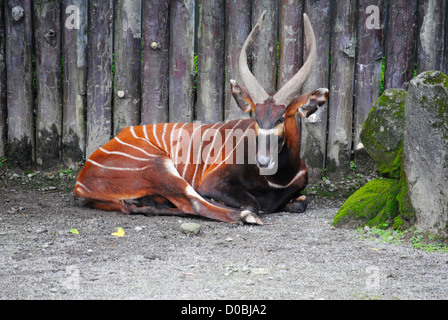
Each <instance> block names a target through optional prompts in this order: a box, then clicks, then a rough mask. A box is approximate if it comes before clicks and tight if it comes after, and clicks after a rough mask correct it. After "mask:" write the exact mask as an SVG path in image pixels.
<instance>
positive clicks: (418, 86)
mask: <svg viewBox="0 0 448 320" xmlns="http://www.w3.org/2000/svg"><path fill="white" fill-rule="evenodd" d="M405 109H406V110H405V129H404V142H403V153H404V159H403V162H404V170H405V172H406V180H407V187H408V189H409V196H410V199H411V201H412V206H413V207H414V209H415V214H416V218H417V225H416V226H417V228H418V229H420V230H423V231H429V232H431V233H435V234H438V235H440V236H444V237H447V236H448V77H447V76H446V75H445V74H443V73H441V72H438V71H429V72H424V73H422V74H420V75H418V76H417V77H416V78H414V79H413V80H412V81H411V82H410V84H409V88H408V95H407V98H406V108H405Z"/></svg>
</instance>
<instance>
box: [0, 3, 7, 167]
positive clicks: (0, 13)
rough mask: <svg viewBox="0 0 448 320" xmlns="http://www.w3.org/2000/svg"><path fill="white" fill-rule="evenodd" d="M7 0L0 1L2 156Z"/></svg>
mask: <svg viewBox="0 0 448 320" xmlns="http://www.w3.org/2000/svg"><path fill="white" fill-rule="evenodd" d="M5 62H6V56H5V2H4V1H0V158H2V157H4V156H5V155H6V145H5V142H6V130H7V128H6V63H5Z"/></svg>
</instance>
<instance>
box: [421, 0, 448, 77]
mask: <svg viewBox="0 0 448 320" xmlns="http://www.w3.org/2000/svg"><path fill="white" fill-rule="evenodd" d="M445 5H446V1H444V0H422V1H419V7H418V31H419V34H418V38H417V43H418V59H417V73H418V74H420V73H421V72H424V71H429V70H442V63H443V34H444V33H443V32H444V31H443V28H444V16H445Z"/></svg>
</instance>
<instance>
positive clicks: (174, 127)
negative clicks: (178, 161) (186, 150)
mask: <svg viewBox="0 0 448 320" xmlns="http://www.w3.org/2000/svg"><path fill="white" fill-rule="evenodd" d="M178 124H179V123H178V122H176V123H175V124H174V126H173V127H172V128H171V133H170V158H171V159H173V133H174V130H176V127H177V125H178Z"/></svg>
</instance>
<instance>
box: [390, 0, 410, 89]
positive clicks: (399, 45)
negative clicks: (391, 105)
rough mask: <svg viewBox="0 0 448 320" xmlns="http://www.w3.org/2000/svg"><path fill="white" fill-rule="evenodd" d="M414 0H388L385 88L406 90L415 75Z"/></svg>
mask: <svg viewBox="0 0 448 320" xmlns="http://www.w3.org/2000/svg"><path fill="white" fill-rule="evenodd" d="M417 3H418V1H417V0H390V1H388V8H387V19H386V21H387V26H386V39H385V56H386V62H385V74H384V77H385V79H384V89H391V88H404V89H406V88H407V86H408V83H409V81H410V80H411V79H412V78H413V76H414V70H415V66H414V64H415V50H416V35H417V28H416V25H417Z"/></svg>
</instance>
